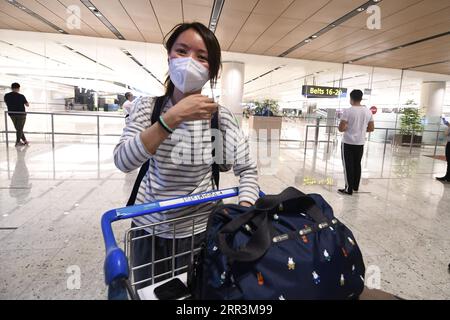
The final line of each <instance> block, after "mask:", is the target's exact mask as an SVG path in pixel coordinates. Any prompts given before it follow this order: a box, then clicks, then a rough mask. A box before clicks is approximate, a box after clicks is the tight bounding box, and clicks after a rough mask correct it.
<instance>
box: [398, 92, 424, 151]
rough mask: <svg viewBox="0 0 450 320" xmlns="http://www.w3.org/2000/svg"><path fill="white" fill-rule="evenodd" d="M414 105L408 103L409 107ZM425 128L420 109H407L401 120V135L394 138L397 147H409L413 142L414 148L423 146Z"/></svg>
mask: <svg viewBox="0 0 450 320" xmlns="http://www.w3.org/2000/svg"><path fill="white" fill-rule="evenodd" d="M410 104H413V103H412V102H410V101H408V102H407V105H410ZM423 129H424V127H423V124H422V117H421V116H420V113H419V109H417V108H405V109H404V110H403V112H402V117H401V119H400V133H399V134H396V135H395V137H394V140H395V144H396V145H403V144H407V145H409V144H410V143H411V137H412V139H413V140H412V142H413V145H414V146H420V145H421V144H422V131H423Z"/></svg>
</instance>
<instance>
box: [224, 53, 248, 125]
mask: <svg viewBox="0 0 450 320" xmlns="http://www.w3.org/2000/svg"><path fill="white" fill-rule="evenodd" d="M244 76H245V64H244V63H243V62H238V61H224V62H223V63H222V77H221V81H220V84H221V89H222V90H221V91H222V93H221V95H220V101H219V103H220V104H221V105H223V106H225V107H227V108H228V109H230V110H231V112H233V114H234V115H235V116H236V118H237V120H238V121H239V123H241V121H242V105H241V104H242V97H243V94H244Z"/></svg>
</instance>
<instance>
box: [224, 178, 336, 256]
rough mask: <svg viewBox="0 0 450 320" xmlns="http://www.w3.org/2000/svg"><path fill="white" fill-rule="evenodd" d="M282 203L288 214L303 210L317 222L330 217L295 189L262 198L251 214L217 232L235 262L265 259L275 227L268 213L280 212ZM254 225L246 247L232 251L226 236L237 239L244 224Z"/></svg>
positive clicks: (310, 199)
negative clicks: (237, 234)
mask: <svg viewBox="0 0 450 320" xmlns="http://www.w3.org/2000/svg"><path fill="white" fill-rule="evenodd" d="M280 204H282V205H283V207H285V210H286V211H287V212H292V211H294V212H295V211H296V210H303V211H305V214H307V215H309V216H310V217H311V218H312V219H313V220H314V221H315V222H317V223H323V222H327V221H328V220H327V218H326V217H325V216H324V214H323V213H322V210H320V208H319V207H317V206H316V203H315V201H314V200H313V199H312V198H311V197H308V196H307V195H306V194H304V193H303V192H301V191H300V190H297V189H295V188H293V187H289V188H287V189H285V190H284V191H283V192H281V193H280V194H278V195H266V196H264V197H262V198H259V199H258V200H257V201H256V203H255V208H254V209H253V210H250V211H249V212H247V213H245V214H242V215H240V216H238V217H237V218H234V219H233V220H231V221H230V222H228V223H227V224H226V225H224V226H223V227H222V228H221V229H220V230H219V232H218V242H219V248H220V250H221V251H222V253H223V254H225V255H226V256H227V257H228V258H230V259H232V260H234V261H243V262H250V261H255V260H257V259H259V258H260V257H262V256H263V255H264V254H265V253H266V251H267V250H268V249H269V246H270V243H271V235H272V232H271V231H272V228H271V224H270V222H269V216H268V215H269V213H274V212H278V208H279V206H280ZM250 221H251V222H252V223H253V225H254V226H255V227H256V231H255V232H254V233H253V234H252V236H251V238H250V240H249V241H248V242H247V244H246V245H245V246H241V247H240V248H238V249H234V248H231V247H230V246H229V245H228V243H227V241H226V239H227V236H229V235H231V236H234V235H235V233H236V232H237V231H238V230H239V229H240V228H242V226H244V225H245V224H247V223H249V222H250Z"/></svg>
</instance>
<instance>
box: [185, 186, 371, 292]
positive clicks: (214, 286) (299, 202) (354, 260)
mask: <svg viewBox="0 0 450 320" xmlns="http://www.w3.org/2000/svg"><path fill="white" fill-rule="evenodd" d="M364 274H365V267H364V262H363V258H362V255H361V252H360V250H359V248H358V245H357V243H356V240H355V238H354V236H353V234H352V232H351V231H350V230H349V229H348V228H347V227H346V226H345V225H344V224H342V223H341V222H340V221H339V220H337V219H336V218H335V217H334V215H333V210H332V208H331V207H330V205H329V204H328V203H327V202H326V201H325V200H324V199H323V198H322V197H321V196H320V195H317V194H309V195H305V194H304V193H302V192H301V191H299V190H297V189H295V188H292V187H290V188H288V189H286V190H284V191H283V192H282V193H280V194H279V195H268V196H265V197H262V198H260V199H259V200H258V201H257V202H256V204H255V206H254V207H251V208H245V207H242V206H238V205H223V206H220V207H218V208H217V209H216V210H214V212H213V213H212V214H211V216H210V219H209V222H208V227H207V231H206V241H205V245H204V247H203V249H202V251H201V252H200V254H199V255H198V256H197V258H196V260H195V261H194V264H193V265H192V268H191V271H190V274H189V281H188V283H189V286H190V289H191V291H192V295H193V297H194V299H214V300H216V299H218V300H235V299H249V300H266V299H270V300H274V299H280V300H284V299H357V298H358V297H359V295H360V294H361V292H362V291H363V289H364Z"/></svg>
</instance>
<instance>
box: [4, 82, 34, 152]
mask: <svg viewBox="0 0 450 320" xmlns="http://www.w3.org/2000/svg"><path fill="white" fill-rule="evenodd" d="M11 90H12V92H10V93H7V94H5V98H4V100H5V103H6V106H7V107H8V114H9V116H10V118H11V120H12V122H13V123H14V127H15V128H16V147H18V146H24V145H28V141H27V139H26V138H25V135H24V134H23V127H24V126H25V121H26V119H27V115H26V113H25V106H27V107H29V106H30V105H29V104H28V101H27V99H26V98H25V96H24V95H23V94H20V93H19V91H20V84H18V83H13V84H12V85H11ZM16 112H17V113H16ZM21 140H22V141H21Z"/></svg>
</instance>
